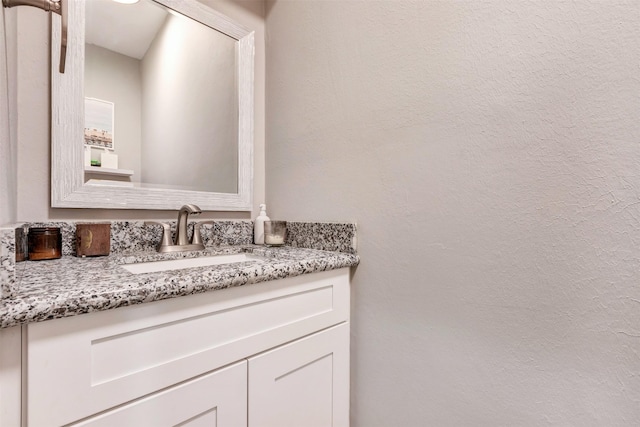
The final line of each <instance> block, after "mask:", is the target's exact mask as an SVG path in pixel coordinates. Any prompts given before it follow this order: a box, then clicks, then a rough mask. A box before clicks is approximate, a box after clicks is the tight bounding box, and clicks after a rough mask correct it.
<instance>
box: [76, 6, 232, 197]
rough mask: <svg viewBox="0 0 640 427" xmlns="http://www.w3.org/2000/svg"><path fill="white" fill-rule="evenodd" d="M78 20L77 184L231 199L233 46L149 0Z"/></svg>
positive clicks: (100, 9)
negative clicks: (81, 148) (81, 51)
mask: <svg viewBox="0 0 640 427" xmlns="http://www.w3.org/2000/svg"><path fill="white" fill-rule="evenodd" d="M85 16H86V21H85V61H84V96H85V126H84V134H85V136H84V145H85V151H86V159H85V177H84V178H85V179H84V181H85V183H89V184H102V185H109V184H111V185H120V186H138V187H151V188H172V189H181V190H191V191H207V192H219V193H236V192H237V191H238V83H237V73H236V70H237V63H236V61H237V48H238V43H237V41H236V40H235V39H234V38H232V37H230V36H228V35H226V34H223V33H221V32H219V31H216V30H214V29H212V28H210V27H208V26H206V25H203V24H201V23H200V22H197V21H195V20H193V19H191V18H189V17H186V16H184V15H182V14H179V13H176V12H174V11H173V10H171V9H168V8H167V7H165V6H162V5H160V4H158V3H155V2H153V1H151V0H140V1H138V2H137V3H135V4H122V3H118V2H115V1H113V0H90V1H87V2H86V11H85ZM110 172H111V173H110ZM114 181H117V184H116V183H115V182H114Z"/></svg>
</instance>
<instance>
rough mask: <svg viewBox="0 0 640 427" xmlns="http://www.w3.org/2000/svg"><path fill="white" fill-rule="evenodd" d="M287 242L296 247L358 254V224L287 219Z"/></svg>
mask: <svg viewBox="0 0 640 427" xmlns="http://www.w3.org/2000/svg"><path fill="white" fill-rule="evenodd" d="M286 244H287V245H289V246H293V247H296V248H307V249H319V250H322V251H332V252H345V253H348V254H356V253H357V249H358V248H357V239H356V224H355V223H332V222H296V221H287V239H286Z"/></svg>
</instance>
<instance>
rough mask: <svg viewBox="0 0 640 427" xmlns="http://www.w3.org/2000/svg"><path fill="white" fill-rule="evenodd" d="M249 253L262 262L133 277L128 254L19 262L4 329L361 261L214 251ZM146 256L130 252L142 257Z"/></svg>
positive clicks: (319, 254) (295, 252)
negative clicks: (126, 264)
mask: <svg viewBox="0 0 640 427" xmlns="http://www.w3.org/2000/svg"><path fill="white" fill-rule="evenodd" d="M210 250H211V251H214V252H218V253H223V252H226V251H228V250H231V251H233V252H235V253H239V252H249V253H253V254H254V255H258V256H260V257H261V258H260V259H259V260H255V259H254V260H248V261H243V262H238V263H235V264H226V265H225V264H222V265H214V266H203V267H193V268H186V269H178V270H171V271H161V272H150V273H142V274H131V273H129V272H128V271H126V270H125V269H123V268H122V262H123V260H122V258H123V257H126V255H110V256H108V257H96V258H76V257H62V258H61V259H56V260H50V261H26V262H23V263H19V264H18V266H17V268H16V275H17V277H19V278H20V283H19V286H17V292H16V296H15V297H14V298H8V299H4V300H1V301H0V328H6V327H11V326H15V325H19V324H24V323H30V322H40V321H45V320H49V319H56V318H62V317H69V316H75V315H78V314H83V313H90V312H94V311H103V310H109V309H113V308H117V307H124V306H130V305H135V304H141V303H146V302H152V301H160V300H164V299H168V298H175V297H180V296H186V295H192V294H198V293H202V292H209V291H216V290H220V289H225V288H231V287H236V286H244V285H250V284H256V283H260V282H266V281H270V280H277V279H284V278H287V277H294V276H300V275H305V274H310V273H314V272H320V271H328V270H334V269H338V268H343V267H353V266H356V265H358V263H359V257H358V256H357V255H351V254H346V253H340V252H327V251H319V250H314V249H302V248H292V247H284V246H283V247H278V248H268V247H264V246H256V245H246V246H236V247H233V248H211V249H210ZM138 255H139V256H142V257H144V256H146V255H145V254H131V256H132V257H136V258H139V257H138Z"/></svg>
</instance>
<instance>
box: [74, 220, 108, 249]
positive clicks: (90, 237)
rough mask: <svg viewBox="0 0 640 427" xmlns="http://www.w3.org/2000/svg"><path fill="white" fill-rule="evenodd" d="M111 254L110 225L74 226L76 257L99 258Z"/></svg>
mask: <svg viewBox="0 0 640 427" xmlns="http://www.w3.org/2000/svg"><path fill="white" fill-rule="evenodd" d="M109 252H111V224H76V256H78V257H86V256H101V255H109Z"/></svg>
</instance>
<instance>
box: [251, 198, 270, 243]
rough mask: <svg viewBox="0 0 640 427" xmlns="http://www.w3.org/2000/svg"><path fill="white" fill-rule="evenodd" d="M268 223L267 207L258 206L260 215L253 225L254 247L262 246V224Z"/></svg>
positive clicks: (263, 205)
mask: <svg viewBox="0 0 640 427" xmlns="http://www.w3.org/2000/svg"><path fill="white" fill-rule="evenodd" d="M265 221H269V217H268V216H267V205H265V204H261V205H260V215H258V217H257V218H256V220H255V222H254V223H253V243H255V244H256V245H264V222H265Z"/></svg>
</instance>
